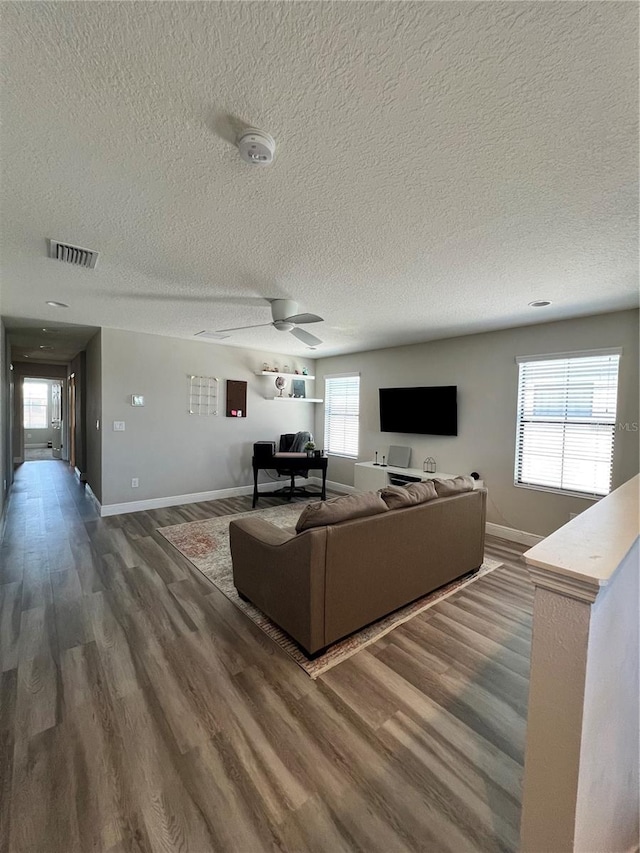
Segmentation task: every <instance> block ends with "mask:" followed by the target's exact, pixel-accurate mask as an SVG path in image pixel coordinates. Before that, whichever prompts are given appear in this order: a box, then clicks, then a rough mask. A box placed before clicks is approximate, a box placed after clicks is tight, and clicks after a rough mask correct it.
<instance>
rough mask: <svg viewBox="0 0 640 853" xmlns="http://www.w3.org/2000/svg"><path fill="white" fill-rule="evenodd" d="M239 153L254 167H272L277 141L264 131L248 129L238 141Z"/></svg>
mask: <svg viewBox="0 0 640 853" xmlns="http://www.w3.org/2000/svg"><path fill="white" fill-rule="evenodd" d="M236 144H237V146H238V151H239V152H240V156H241V157H242V159H243V160H244V161H245V163H250V164H251V165H252V166H270V165H271V163H273V157H274V154H275V153H276V141H275V139H274V138H273V136H269V134H268V133H265V132H264V131H262V130H258V129H257V128H255V127H248V128H247V129H246V130H244V131H243V132H242V133H241V134H240V136H239V137H238V141H237V143H236Z"/></svg>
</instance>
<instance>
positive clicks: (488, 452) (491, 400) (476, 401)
mask: <svg viewBox="0 0 640 853" xmlns="http://www.w3.org/2000/svg"><path fill="white" fill-rule="evenodd" d="M599 347H623V350H624V352H623V355H622V359H621V363H620V385H619V398H618V421H619V423H628V424H630V425H631V424H634V423H636V424H637V423H638V421H639V420H640V417H639V414H638V311H622V312H617V313H613V314H602V315H598V316H595V317H587V318H583V319H579V320H567V321H563V322H559V323H547V324H543V325H539V326H527V327H524V328H518V329H508V330H505V331H500V332H490V333H486V334H482V335H469V336H466V337H462V338H450V339H447V340H441V341H433V342H431V343H425V344H418V345H415V346H407V347H396V348H392V349H384V350H375V351H370V352H365V353H357V354H353V355H346V356H337V357H334V358H326V359H320V360H318V361H317V362H316V368H315V369H316V376H317V379H316V390H317V393H318V396H320V397H322V396H323V394H324V382H323V378H324V376H325V375H327V374H332V373H347V372H351V371H353V372H360V373H361V380H360V388H361V392H360V393H361V400H360V456H359V458H360V460H368V459H372V458H373V453H374V451H375V450H378V451H380V452H382V453H386V451H387V448H388V446H389V445H390V444H400V445H409V446H411V447H412V449H413V453H412V462H411V464H412V465H413V466H415V467H420V466H421V464H422V461H423V460H424V458H425V457H427V456H433V457H434V458H435V459H436V462H437V465H438V470H440V471H447V472H450V473H457V472H470V471H474V470H475V471H478V472H479V473H480V475H481V476H482V477H483V479H484V480H485V483H486V485H487V487H488V489H489V507H488V519H489V521H492V522H494V523H496V524H501V525H504V526H506V527H511V528H515V529H517V530H526V531H529V532H531V533H537V534H541V535H547V534H549V533H551V532H552V531H553V530H555V529H556V528H558V527H560V526H562V525H563V524H565V523H566V522H567V521H568V520H569V513H570V512H581V511H582V510H584V509H586V508H587V507H588V506H591V504H592V501H589V500H587V499H584V498H573V497H567V496H564V495H555V494H551V493H548V492H541V491H534V490H532V489H524V488H519V487H516V486H514V485H513V468H514V455H515V426H516V405H517V390H518V366H517V364H516V362H515V357H516V356H517V355H532V354H538V353H554V352H566V351H571V350H586V349H597V348H599ZM411 385H457V386H458V417H459V424H458V429H459V434H458V436H457V437H445V436H414V435H396V434H391V433H381V432H380V431H379V429H380V423H379V412H378V389H379V388H380V387H393V386H411ZM323 432H324V424H323V411H322V407H319V410H318V412H317V413H316V429H315V433H316V441H317V443H319V444H320V445H322V443H323ZM353 466H354V463H353V461H351V460H347V459H340V458H336V457H333V458H332V459H331V460H330V462H329V472H328V477H329V479H330V480H333V481H335V482H339V483H344V484H347V485H352V484H353ZM637 472H638V432H633V431H626V430H623V429H621V428H620V429H618V431H617V433H616V443H615V457H614V466H613V487H614V488H615V487H616V486H618V485H620V484H621V483H623V482H625V481H626V480H628V479H629V478H630V477H632V476H633V475H634V474H636V473H637Z"/></svg>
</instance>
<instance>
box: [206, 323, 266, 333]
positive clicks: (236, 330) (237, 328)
mask: <svg viewBox="0 0 640 853" xmlns="http://www.w3.org/2000/svg"><path fill="white" fill-rule="evenodd" d="M263 326H273V323H258V324H257V325H256V326H236V328H235V329H216V333H218V334H222V333H223V332H241V331H242V330H243V329H261V328H262V327H263Z"/></svg>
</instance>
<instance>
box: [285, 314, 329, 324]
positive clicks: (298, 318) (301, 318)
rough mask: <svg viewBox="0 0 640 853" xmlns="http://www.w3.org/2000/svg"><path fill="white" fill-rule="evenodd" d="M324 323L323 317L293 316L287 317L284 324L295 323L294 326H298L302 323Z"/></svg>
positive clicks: (313, 315) (311, 315) (310, 315)
mask: <svg viewBox="0 0 640 853" xmlns="http://www.w3.org/2000/svg"><path fill="white" fill-rule="evenodd" d="M322 322H324V318H323V317H318V315H317V314H294V315H293V317H287V318H286V319H285V323H295V324H296V326H300V325H302V324H303V323H322Z"/></svg>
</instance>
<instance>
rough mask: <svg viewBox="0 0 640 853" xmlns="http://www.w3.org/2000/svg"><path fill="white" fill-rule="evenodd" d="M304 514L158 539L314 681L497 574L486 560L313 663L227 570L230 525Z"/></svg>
mask: <svg viewBox="0 0 640 853" xmlns="http://www.w3.org/2000/svg"><path fill="white" fill-rule="evenodd" d="M303 508H304V504H301V503H297V504H285V505H284V506H281V507H272V508H270V509H263V510H256V511H255V512H251V513H237V514H234V515H223V516H219V517H217V518H211V519H207V520H206V521H191V522H187V523H185V524H174V525H173V526H171V527H160V528H158V533H161V534H162V536H164V537H165V539H167V540H168V541H169V542H170V543H171V544H172V545H173V546H174V548H176V549H177V550H178V551H179V552H180V553H181V554H183V555H184V556H185V557H186V558H187V559H188V560H189V561H190V562H191V563H193V565H194V566H195V567H196V568H197V569H199V570H200V571H201V572H202V574H203V575H204V576H205V577H206V578H208V579H209V580H210V581H211V583H212V584H214V585H215V586H217V587H218V589H219V590H220V591H221V592H223V593H224V594H225V595H226V596H227V598H229V599H230V600H231V601H232V602H233V603H234V604H235V605H236V607H238V608H239V609H240V610H242V612H243V613H246V614H247V616H248V617H249V618H250V619H252V620H253V621H254V622H255V623H256V625H257V626H258V627H259V628H261V629H262V630H263V631H264V632H265V634H267V635H268V636H269V637H271V639H272V640H274V641H275V642H276V643H277V644H278V645H279V646H280V647H281V648H282V649H284V650H285V651H286V652H287V654H288V655H290V656H291V657H292V658H293V659H294V661H295V662H296V663H297V664H298V666H300V667H302V669H303V670H304V671H305V672H306V673H307V675H309V676H310V677H311V678H317V677H318V676H319V675H322V673H323V672H326V671H327V670H328V669H331V668H332V667H334V666H336V665H337V664H339V663H342V661H344V660H346V659H347V658H349V657H351V655H354V654H355V653H356V652H358V651H360V649H363V648H364V647H365V646H368V645H370V644H371V643H374V642H375V641H376V640H379V639H380V637H383V636H384V635H385V634H388V633H389V631H392V630H393V629H394V628H396V627H397V626H398V625H402V623H403V622H407V621H408V620H409V619H412V618H413V617H414V616H416V615H417V614H418V613H422V612H423V610H427V608H429V607H432V606H433V605H434V604H436V603H437V602H438V601H442V600H443V599H444V598H448V597H449V596H450V595H453V593H454V592H457V591H458V590H459V589H462V588H463V587H465V586H467V585H468V584H470V583H473V581H475V580H477V579H478V578H479V577H482V576H483V575H486V574H487V573H488V572H491V571H493V570H494V569H497V568H498V566H501V565H502V563H499V562H498V561H496V560H489V559H487V558H485V561H484V563H483V564H482V566H481V568H480V571H479V572H478V573H477V574H475V575H474V576H473V577H471V578H462V579H461V580H456V581H453V583H450V584H448V585H447V586H445V587H442V588H441V589H438V590H436V591H435V592H432V593H430V594H429V595H425V596H424V597H423V598H419V599H418V600H417V601H413V602H412V603H411V604H407V605H406V606H405V607H402V608H400V609H399V610H396V611H395V612H394V613H391V614H389V615H388V616H385V617H383V618H382V619H379V620H378V621H377V622H374V623H373V624H372V625H368V626H367V627H366V628H363V629H362V630H361V631H357V632H356V633H355V634H352V635H351V636H349V637H347V638H346V639H344V640H340V641H339V642H337V643H334V644H333V645H332V646H331V647H330V648H329V649H328V650H327V651H326V652H325V653H324V654H323V655H320V656H319V657H317V658H316V659H315V660H309V658H308V657H307V656H306V655H305V653H304V652H303V651H302V650H301V649H300V647H299V646H298V645H297V643H295V642H294V641H293V640H292V639H291V638H290V637H289V635H288V634H285V632H284V631H282V630H281V629H280V628H278V626H277V625H275V624H274V623H273V622H272V621H271V620H270V619H269V618H268V617H267V616H265V615H264V613H262V612H261V611H260V610H258V609H257V607H254V606H253V605H252V604H250V603H249V602H246V601H242V599H241V598H240V597H239V596H238V593H237V592H236V588H235V586H234V585H233V572H232V566H231V553H230V550H229V522H231V521H233V520H234V519H236V518H243V517H246V516H247V515H258V516H260V517H261V518H264V519H266V520H268V521H270V522H271V523H272V524H275V525H277V526H278V527H295V524H296V521H297V520H298V517H299V516H300V513H301V512H302V510H303Z"/></svg>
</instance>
